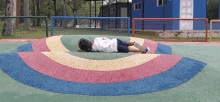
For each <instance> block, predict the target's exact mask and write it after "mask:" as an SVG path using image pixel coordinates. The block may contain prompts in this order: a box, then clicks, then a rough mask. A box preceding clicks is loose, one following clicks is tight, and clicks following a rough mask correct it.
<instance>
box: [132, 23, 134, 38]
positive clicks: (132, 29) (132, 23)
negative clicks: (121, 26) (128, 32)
mask: <svg viewBox="0 0 220 102" xmlns="http://www.w3.org/2000/svg"><path fill="white" fill-rule="evenodd" d="M132 37H134V19H133V20H132Z"/></svg>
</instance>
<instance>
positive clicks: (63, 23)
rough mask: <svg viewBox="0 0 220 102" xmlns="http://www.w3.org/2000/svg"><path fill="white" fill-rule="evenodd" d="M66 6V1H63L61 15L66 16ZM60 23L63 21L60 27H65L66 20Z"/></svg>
mask: <svg viewBox="0 0 220 102" xmlns="http://www.w3.org/2000/svg"><path fill="white" fill-rule="evenodd" d="M66 4H67V0H63V13H64V16H66ZM62 21H63V22H62V26H63V27H67V23H66V19H65V20H62Z"/></svg>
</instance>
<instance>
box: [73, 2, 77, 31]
mask: <svg viewBox="0 0 220 102" xmlns="http://www.w3.org/2000/svg"><path fill="white" fill-rule="evenodd" d="M75 7H76V3H75V1H74V8H75ZM73 13H74V17H76V10H75V9H74V10H73ZM76 25H77V19H74V24H73V27H75V26H76Z"/></svg>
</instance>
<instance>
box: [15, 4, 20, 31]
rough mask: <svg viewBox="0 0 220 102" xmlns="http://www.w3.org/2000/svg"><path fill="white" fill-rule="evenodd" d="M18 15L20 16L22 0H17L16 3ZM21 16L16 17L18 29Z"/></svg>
mask: <svg viewBox="0 0 220 102" xmlns="http://www.w3.org/2000/svg"><path fill="white" fill-rule="evenodd" d="M16 16H20V0H17V3H16ZM18 25H19V18H17V19H16V29H18Z"/></svg>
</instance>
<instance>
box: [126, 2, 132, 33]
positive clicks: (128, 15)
mask: <svg viewBox="0 0 220 102" xmlns="http://www.w3.org/2000/svg"><path fill="white" fill-rule="evenodd" d="M129 11H130V9H129V0H127V17H130V15H129ZM130 20H131V19H130ZM127 26H128V24H127ZM128 32H130V31H128Z"/></svg>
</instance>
